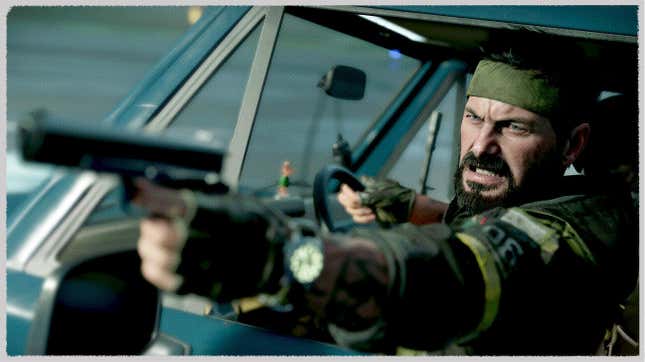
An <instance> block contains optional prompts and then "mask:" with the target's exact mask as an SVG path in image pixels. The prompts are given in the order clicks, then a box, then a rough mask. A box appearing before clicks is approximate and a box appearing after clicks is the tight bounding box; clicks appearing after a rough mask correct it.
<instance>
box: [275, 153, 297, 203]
mask: <svg viewBox="0 0 645 362" xmlns="http://www.w3.org/2000/svg"><path fill="white" fill-rule="evenodd" d="M292 174H293V168H292V167H291V162H289V161H284V162H282V168H281V169H280V179H279V180H278V192H277V193H276V195H275V198H276V199H281V198H283V197H287V196H289V176H291V175H292Z"/></svg>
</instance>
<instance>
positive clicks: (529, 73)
mask: <svg viewBox="0 0 645 362" xmlns="http://www.w3.org/2000/svg"><path fill="white" fill-rule="evenodd" d="M538 74H539V72H538V71H535V70H521V69H517V68H515V67H513V66H511V65H509V64H506V63H502V62H496V61H492V60H487V59H484V60H482V61H480V62H479V64H478V65H477V69H476V70H475V74H473V78H472V80H471V81H470V85H469V87H468V93H467V94H468V96H475V97H483V98H489V99H495V100H498V101H500V102H504V103H507V104H510V105H513V106H516V107H520V108H524V109H526V110H528V111H531V112H534V113H537V114H539V115H541V116H543V117H547V118H552V116H554V115H555V114H557V113H558V112H559V108H560V90H559V89H558V88H555V87H553V86H551V85H549V84H548V82H547V81H546V80H545V79H543V78H540V77H536V75H538Z"/></svg>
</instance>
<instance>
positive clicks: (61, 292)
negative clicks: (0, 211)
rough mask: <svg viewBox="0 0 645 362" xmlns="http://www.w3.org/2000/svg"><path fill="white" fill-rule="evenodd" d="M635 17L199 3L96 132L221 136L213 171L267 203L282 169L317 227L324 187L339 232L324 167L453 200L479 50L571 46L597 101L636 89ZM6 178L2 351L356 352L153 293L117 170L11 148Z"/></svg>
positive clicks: (596, 9) (270, 315)
mask: <svg viewBox="0 0 645 362" xmlns="http://www.w3.org/2000/svg"><path fill="white" fill-rule="evenodd" d="M637 18H638V8H637V6H626V5H625V6H597V5H594V6H370V7H363V6H225V7H205V8H203V9H202V15H201V18H200V19H199V21H197V22H196V23H195V25H194V26H192V27H191V28H190V29H189V30H188V31H187V33H186V34H185V35H184V36H183V37H182V38H181V39H180V40H179V41H178V43H177V44H176V45H175V46H174V48H172V49H170V51H169V52H168V54H167V55H166V56H165V57H164V58H162V59H161V60H160V61H159V62H158V63H157V65H156V66H154V67H153V68H152V69H151V70H150V71H149V73H148V74H147V75H146V77H145V78H144V79H143V80H142V81H141V82H140V83H139V84H138V85H137V86H136V87H135V88H134V89H133V90H132V91H131V93H130V94H128V95H127V96H126V97H125V98H124V99H123V100H122V102H120V103H119V104H117V105H115V106H114V108H113V110H112V112H111V113H110V114H109V115H107V116H106V117H105V118H104V119H103V120H102V121H101V125H102V126H106V127H110V128H111V129H113V130H117V131H122V132H124V133H125V132H133V131H136V132H141V133H150V134H158V133H161V134H164V135H172V136H175V137H179V138H181V139H184V140H187V142H205V143H212V142H219V143H220V144H222V145H225V146H224V147H225V148H226V158H225V164H224V168H223V169H222V171H221V175H220V176H221V180H223V182H224V183H226V184H227V185H228V187H229V188H230V189H231V190H233V192H239V193H242V194H251V195H255V196H257V197H259V198H261V199H263V200H266V202H275V200H276V193H277V186H278V179H279V178H280V170H281V167H282V165H283V163H284V162H285V161H289V162H290V163H291V165H292V167H293V174H292V175H291V176H290V178H291V184H290V185H289V187H288V190H287V191H288V197H287V200H291V201H293V202H294V203H291V204H289V203H285V204H281V205H282V206H278V207H285V208H286V207H293V205H296V206H295V209H296V210H295V211H293V210H291V211H290V212H291V213H292V214H293V215H295V216H294V217H298V218H301V219H308V220H311V222H316V221H317V220H319V217H317V216H316V215H317V212H316V210H315V205H314V204H315V199H316V197H318V198H320V197H322V198H323V202H324V203H325V205H326V207H328V210H325V214H326V215H327V217H325V218H324V220H323V221H325V223H326V224H327V225H326V227H328V228H332V229H346V228H350V227H355V226H356V225H354V224H353V223H352V222H351V219H349V217H348V216H347V215H345V214H344V213H343V211H342V209H341V208H340V206H339V205H338V204H337V203H335V202H334V200H333V195H330V194H328V184H327V181H328V180H327V179H325V180H324V182H323V186H320V187H315V182H314V181H315V176H316V174H317V172H318V171H319V170H321V169H323V168H324V166H325V165H327V164H331V163H336V164H341V165H343V166H344V167H346V168H348V169H349V170H351V171H352V172H353V173H354V174H357V175H370V176H377V177H392V178H396V179H397V180H399V181H400V182H401V183H402V184H404V185H406V186H409V187H413V188H415V189H418V190H419V191H421V192H423V193H427V194H428V195H430V196H432V197H434V198H436V199H439V200H442V201H447V200H449V199H450V197H451V195H452V193H453V190H452V175H453V174H454V170H455V167H456V165H457V160H458V148H459V142H458V127H457V126H456V125H457V124H459V122H460V119H461V112H462V110H463V107H464V103H465V97H464V94H465V89H466V87H467V84H468V81H469V80H470V75H471V74H472V71H473V66H474V65H475V64H476V61H477V59H478V57H479V48H480V47H481V46H482V44H484V43H485V42H495V41H501V40H508V39H515V38H516V37H517V34H521V33H522V32H524V31H526V30H527V29H531V30H534V31H537V32H539V33H541V34H543V36H544V37H545V39H546V36H547V35H552V36H557V37H563V38H569V39H571V40H572V41H574V42H575V43H576V44H577V45H579V46H580V47H581V48H582V49H584V50H585V58H584V59H580V62H581V63H582V62H587V63H589V64H591V67H592V69H595V70H596V72H594V73H593V74H590V76H593V77H595V78H597V80H598V81H599V83H600V84H602V86H603V96H604V97H607V96H611V95H615V94H623V95H634V94H636V92H637V79H638V57H637V51H638V37H637ZM59 116H61V117H64V115H59ZM613 121H615V122H629V121H630V120H622V119H617V120H613ZM13 127H15V126H14V125H12V126H11V127H9V139H10V140H12V139H13V137H14V136H18V134H19V133H20V132H19V131H17V130H15V129H14V128H13ZM631 136H633V137H637V135H631ZM10 146H11V141H10ZM419 165H423V166H422V167H419ZM571 172H575V171H573V170H572V171H571ZM7 175H8V177H7V229H6V230H7V249H6V251H7V254H6V255H7V263H6V278H7V279H6V280H7V284H6V285H7V300H6V306H7V307H6V321H7V353H8V354H9V355H11V356H19V355H61V354H62V355H79V354H82V355H139V354H145V355H187V354H192V355H357V354H362V353H361V352H358V351H353V350H350V349H347V348H343V347H341V346H336V345H333V344H330V343H328V342H321V341H316V340H311V339H305V338H300V337H295V336H293V335H289V333H286V332H285V331H284V330H280V329H279V328H273V326H272V325H273V324H279V323H277V322H278V320H277V319H276V318H279V312H273V311H270V312H266V313H264V314H263V313H261V311H266V307H264V306H263V305H262V303H261V298H250V299H245V300H240V301H235V302H233V303H230V304H222V305H218V304H215V303H214V302H212V301H210V300H206V299H204V298H200V297H197V296H193V295H188V296H177V295H172V294H164V293H160V292H159V291H157V290H156V289H155V288H154V287H152V286H151V285H150V284H148V283H146V282H145V281H144V280H143V278H142V277H141V275H140V271H139V259H138V256H137V254H136V240H137V237H138V221H139V217H137V216H133V214H131V213H129V212H128V210H127V208H124V202H123V199H122V194H123V192H124V190H123V184H122V183H121V182H120V180H119V178H118V177H116V176H114V175H109V174H103V173H97V172H92V171H81V170H76V169H70V168H65V167H56V166H53V165H44V164H34V163H29V162H25V161H24V160H22V159H21V158H20V156H19V154H18V148H17V147H13V146H11V147H10V149H9V150H8V152H7ZM327 176H329V175H327ZM332 176H333V175H332ZM332 178H333V177H332ZM320 195H322V196H320ZM285 205H288V206H285ZM327 205H328V206H327ZM285 211H289V210H285ZM332 219H333V220H334V221H333V223H332V222H331V221H330V220H332Z"/></svg>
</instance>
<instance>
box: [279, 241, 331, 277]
mask: <svg viewBox="0 0 645 362" xmlns="http://www.w3.org/2000/svg"><path fill="white" fill-rule="evenodd" d="M324 261H325V258H324V251H323V243H322V240H321V239H320V238H319V237H317V235H316V234H315V232H314V234H313V235H303V233H302V232H301V231H300V230H299V231H298V232H294V233H293V234H292V237H291V239H290V240H289V241H288V242H287V243H285V245H284V264H285V265H284V269H285V271H286V274H287V277H289V279H290V280H292V281H295V282H297V283H299V284H302V285H304V286H307V285H309V284H311V283H312V282H313V281H315V280H316V279H317V278H318V276H319V275H320V273H321V272H322V270H323V266H324Z"/></svg>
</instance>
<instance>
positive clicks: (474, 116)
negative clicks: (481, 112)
mask: <svg viewBox="0 0 645 362" xmlns="http://www.w3.org/2000/svg"><path fill="white" fill-rule="evenodd" d="M466 118H468V119H469V120H471V121H472V122H479V121H481V118H479V117H478V116H477V115H474V114H472V113H466Z"/></svg>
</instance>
